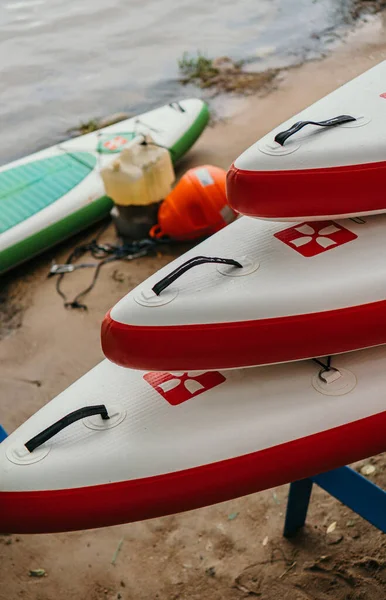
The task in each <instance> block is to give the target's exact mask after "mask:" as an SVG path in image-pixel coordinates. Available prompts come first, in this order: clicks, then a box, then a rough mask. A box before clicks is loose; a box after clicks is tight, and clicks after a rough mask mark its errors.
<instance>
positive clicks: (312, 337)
mask: <svg viewBox="0 0 386 600" xmlns="http://www.w3.org/2000/svg"><path fill="white" fill-rule="evenodd" d="M385 232H386V215H380V216H373V217H367V218H366V219H358V220H355V221H352V220H344V221H329V222H317V223H315V222H310V223H307V222H305V223H297V224H293V225H290V224H288V223H287V224H285V223H278V222H269V221H261V220H258V219H251V218H248V217H243V218H240V219H238V220H237V221H236V222H234V223H232V224H231V225H228V226H227V227H226V228H225V229H223V230H222V231H220V232H218V233H216V234H215V235H213V236H212V237H211V238H209V239H208V240H206V241H204V242H203V243H201V244H200V245H199V246H196V247H195V248H193V249H192V250H190V251H189V252H187V253H186V254H184V255H183V256H181V257H179V258H178V259H176V260H175V261H173V262H172V263H171V264H169V265H167V266H166V267H164V268H163V269H161V270H160V271H159V272H157V273H155V274H154V275H152V276H151V277H150V278H149V279H147V280H146V281H144V282H143V283H141V284H140V285H139V286H138V287H136V288H135V289H134V290H132V291H131V292H130V293H129V294H127V296H125V297H124V298H122V300H120V301H119V302H118V303H117V304H116V305H115V306H114V307H113V308H112V309H111V311H110V312H109V313H108V314H107V315H106V317H105V320H104V323H103V325H102V348H103V351H104V353H105V355H106V357H107V358H109V359H110V360H112V361H113V362H116V363H117V364H119V365H122V366H127V367H132V368H139V369H154V370H166V371H170V370H172V371H173V370H188V369H190V370H191V369H205V370H207V369H229V368H240V367H247V366H254V365H262V364H270V363H275V362H285V361H292V360H299V359H304V358H312V357H315V356H327V355H330V354H337V353H341V352H348V351H351V350H357V349H359V348H365V347H370V346H375V345H378V344H384V343H385V342H386V300H385V298H386V245H385ZM198 256H205V257H221V258H227V259H234V260H236V261H238V262H239V264H240V265H241V266H242V268H237V267H235V266H227V265H222V264H217V265H216V264H200V265H198V266H195V267H194V268H191V269H190V270H188V271H187V272H185V273H183V274H182V275H181V276H180V277H178V278H177V279H175V280H174V281H173V282H172V283H171V284H170V285H169V286H168V287H166V289H164V290H163V291H161V292H160V293H159V294H158V295H157V294H156V293H155V292H154V291H153V287H154V286H155V285H156V284H158V283H159V282H160V281H162V280H164V278H165V277H169V276H170V274H171V273H173V271H174V270H175V269H176V268H180V267H181V265H184V264H185V263H186V262H187V261H188V260H190V259H193V258H194V257H198Z"/></svg>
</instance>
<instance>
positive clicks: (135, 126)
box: [0, 98, 209, 274]
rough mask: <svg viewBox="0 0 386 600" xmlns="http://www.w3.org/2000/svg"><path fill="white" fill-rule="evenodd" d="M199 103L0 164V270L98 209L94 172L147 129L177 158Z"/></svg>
mask: <svg viewBox="0 0 386 600" xmlns="http://www.w3.org/2000/svg"><path fill="white" fill-rule="evenodd" d="M208 119H209V111H208V107H207V105H206V104H205V103H204V102H203V101H202V100H199V99H195V98H191V99H187V100H182V101H181V102H173V103H171V104H168V105H166V106H162V107H160V108H157V109H155V110H152V111H150V112H146V113H143V114H141V115H138V116H137V117H133V118H131V119H127V120H125V121H121V122H119V123H116V124H115V125H111V126H109V127H105V128H104V129H100V130H99V131H96V132H93V133H89V134H87V135H83V136H80V137H78V138H74V139H72V140H68V141H66V142H63V143H62V144H57V145H56V146H52V147H51V148H47V149H46V150H43V151H41V152H38V153H36V154H32V155H30V156H27V157H25V158H22V159H20V160H17V161H15V162H13V163H11V164H9V165H5V166H4V167H2V168H0V274H1V273H4V272H5V271H7V270H9V269H11V268H13V267H15V266H16V265H18V264H20V263H22V262H24V261H26V260H28V259H29V258H31V257H32V256H35V255H36V254H39V253H40V252H42V251H43V250H46V249H47V248H50V247H51V246H53V245H54V244H56V243H58V242H60V241H62V240H63V239H65V238H67V237H69V236H71V235H73V234H75V233H77V232H78V231H81V230H82V229H85V228H86V227H88V226H89V225H91V224H92V223H94V222H95V221H98V220H99V219H102V218H103V217H104V216H106V215H107V214H108V213H109V211H110V210H111V208H112V206H113V202H112V200H111V199H110V198H108V197H107V196H106V195H105V189H104V186H103V181H102V177H101V176H100V172H101V170H102V169H104V168H105V167H107V166H108V165H109V164H110V163H111V162H113V161H114V160H115V159H116V158H117V155H118V154H119V153H120V152H121V151H122V150H123V149H125V148H128V147H130V146H133V145H135V144H138V143H140V142H141V141H143V140H144V139H145V138H147V137H148V136H150V137H151V139H152V141H153V142H154V143H155V144H159V145H160V146H162V147H164V148H167V149H168V150H169V152H170V156H171V158H172V160H173V162H176V161H177V160H179V159H180V158H181V157H182V156H183V155H184V154H185V152H187V150H189V148H190V147H191V146H192V145H193V144H194V142H195V141H196V140H197V138H198V137H199V136H200V135H201V133H202V132H203V130H204V129H205V127H206V125H207V123H208Z"/></svg>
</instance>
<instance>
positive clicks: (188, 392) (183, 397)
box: [143, 371, 226, 406]
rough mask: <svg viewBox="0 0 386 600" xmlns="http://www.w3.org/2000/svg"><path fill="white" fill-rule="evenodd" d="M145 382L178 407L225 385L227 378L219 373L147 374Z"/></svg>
mask: <svg viewBox="0 0 386 600" xmlns="http://www.w3.org/2000/svg"><path fill="white" fill-rule="evenodd" d="M143 378H144V379H145V381H147V382H148V383H150V385H151V386H152V387H153V388H154V389H155V390H156V391H157V392H158V393H159V394H161V396H163V397H164V398H165V400H166V401H167V402H169V404H172V405H173V406H176V405H177V404H181V403H182V402H186V401H187V400H191V399H192V398H194V397H195V396H198V395H199V394H203V393H204V392H207V391H209V390H211V389H213V388H214V387H216V386H218V385H220V384H221V383H224V381H226V378H225V377H224V375H221V373H219V372H218V371H208V372H206V373H198V372H197V371H195V372H192V373H158V372H156V373H146V375H144V376H143Z"/></svg>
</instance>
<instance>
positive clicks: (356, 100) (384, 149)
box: [227, 61, 386, 221]
mask: <svg viewBox="0 0 386 600" xmlns="http://www.w3.org/2000/svg"><path fill="white" fill-rule="evenodd" d="M344 116H345V117H352V119H354V120H348V119H347V118H346V119H342V118H341V117H344ZM338 117H339V118H338ZM308 121H313V122H316V123H320V122H322V123H324V126H317V125H312V124H308V125H305V126H303V127H300V125H299V126H298V127H296V128H293V127H294V125H295V124H298V123H307V122H308ZM339 122H340V123H341V124H336V123H339ZM328 125H330V126H328ZM332 125H333V126H332ZM291 128H293V129H292V130H291V131H293V133H292V134H291V135H289V137H286V135H287V134H283V132H286V131H288V130H289V129H291ZM289 133H291V132H289ZM277 134H282V135H279V137H278V138H276V136H277ZM275 138H276V139H278V141H275ZM385 178H386V61H384V62H382V63H380V64H379V65H377V66H376V67H374V68H372V69H370V70H369V71H367V72H366V73H364V74H363V75H361V76H360V77H357V78H356V79H354V80H352V81H350V82H349V83H347V84H345V85H343V86H342V87H340V88H339V89H337V90H336V91H334V92H332V93H331V94H329V95H328V96H326V97H325V98H323V99H322V100H319V101H318V102H316V103H315V104H313V105H312V106H310V107H308V108H306V109H305V110H303V111H302V112H300V113H299V114H297V115H296V116H294V117H291V119H288V121H286V122H285V123H282V124H281V125H279V126H278V127H277V128H276V129H274V130H273V131H272V132H270V133H268V134H267V135H266V136H264V137H263V138H262V139H261V140H259V141H258V142H256V143H255V144H254V145H253V146H251V147H250V148H249V149H248V150H246V151H245V152H244V153H243V154H242V155H241V156H240V157H239V158H237V160H236V161H235V162H234V164H233V165H232V167H231V168H230V170H229V173H228V184H227V187H228V200H229V203H230V205H231V206H232V208H233V209H234V210H236V211H237V212H239V213H241V214H244V215H249V216H253V217H259V218H265V219H278V220H289V221H297V220H316V219H318V220H319V219H329V218H335V219H336V218H343V217H351V216H355V215H367V214H379V213H382V212H384V211H385V210H386V195H385V194H384V193H383V188H384V182H385Z"/></svg>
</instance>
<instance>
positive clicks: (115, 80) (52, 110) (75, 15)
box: [0, 0, 348, 163]
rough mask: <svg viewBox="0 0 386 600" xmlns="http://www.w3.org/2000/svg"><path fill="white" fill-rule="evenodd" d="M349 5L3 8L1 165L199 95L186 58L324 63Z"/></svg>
mask: <svg viewBox="0 0 386 600" xmlns="http://www.w3.org/2000/svg"><path fill="white" fill-rule="evenodd" d="M347 5H348V0H346V1H344V0H341V1H338V0H240V1H239V2H235V0H222V1H221V2H220V1H219V0H211V1H210V2H208V0H110V2H105V1H101V0H66V1H64V0H21V1H18V0H7V1H5V0H0V49H1V50H0V119H1V135H2V144H1V146H0V162H1V163H5V162H8V161H9V160H11V159H13V158H15V157H18V156H22V155H24V154H28V153H30V152H32V151H34V150H36V149H39V148H42V147H44V146H47V145H50V144H52V143H55V142H57V141H58V140H59V139H63V137H65V132H66V130H67V129H68V128H69V127H72V126H74V125H77V124H78V123H79V122H80V121H81V120H82V119H84V120H88V119H90V118H92V117H94V116H101V115H107V114H110V113H113V112H116V111H123V110H124V111H129V112H137V111H143V110H146V109H148V108H151V107H154V106H157V105H159V104H163V103H164V102H166V101H168V100H170V99H172V98H175V97H183V96H186V95H192V94H198V95H200V94H201V91H200V90H196V89H192V88H190V89H189V88H183V87H181V86H180V85H179V84H178V81H177V78H178V68H177V59H178V58H180V57H181V56H182V54H183V52H184V51H188V52H191V53H194V52H196V51H197V50H200V51H201V52H204V53H206V54H207V55H208V56H221V55H228V56H231V57H232V58H235V59H240V58H243V59H247V60H251V61H256V68H266V67H271V66H282V65H285V64H290V63H293V62H296V61H299V60H302V59H303V58H307V57H310V56H311V57H312V56H313V55H317V54H318V53H320V51H321V50H322V49H323V48H324V47H325V46H326V45H327V44H328V43H329V42H330V41H331V40H333V38H334V33H333V32H334V31H335V28H336V27H339V26H340V25H342V24H343V23H344V22H345V17H346V8H347Z"/></svg>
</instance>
